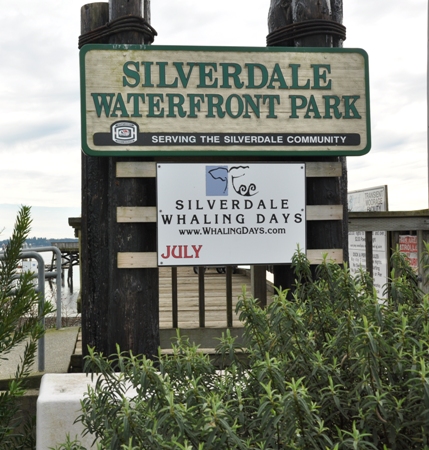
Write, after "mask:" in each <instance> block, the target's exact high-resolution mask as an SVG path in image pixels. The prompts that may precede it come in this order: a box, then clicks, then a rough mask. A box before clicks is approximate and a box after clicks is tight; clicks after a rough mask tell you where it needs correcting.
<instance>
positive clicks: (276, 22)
mask: <svg viewBox="0 0 429 450" xmlns="http://www.w3.org/2000/svg"><path fill="white" fill-rule="evenodd" d="M342 20H343V2H342V0H301V1H299V2H295V1H292V0H286V1H285V0H271V5H270V10H269V14H268V29H269V33H270V34H269V35H268V37H267V43H268V46H285V47H342V43H343V39H345V29H344V27H343V26H342ZM288 160H290V161H292V159H291V158H288ZM300 160H301V161H302V160H304V161H305V162H309V161H312V162H314V161H325V162H326V161H331V162H337V161H340V162H341V164H342V176H341V177H338V178H309V179H307V205H335V204H337V205H340V204H341V205H343V220H342V221H331V220H326V221H320V222H308V223H307V247H308V248H313V249H330V248H342V249H343V259H344V261H347V260H348V223H347V221H348V219H347V217H348V210H347V164H346V158H345V157H340V158H338V157H323V158H320V157H312V158H308V157H307V158H301V159H300ZM294 280H295V277H294V274H293V273H292V270H291V268H290V266H275V268H274V284H275V285H276V286H282V287H283V288H290V287H291V286H292V285H293V283H294Z"/></svg>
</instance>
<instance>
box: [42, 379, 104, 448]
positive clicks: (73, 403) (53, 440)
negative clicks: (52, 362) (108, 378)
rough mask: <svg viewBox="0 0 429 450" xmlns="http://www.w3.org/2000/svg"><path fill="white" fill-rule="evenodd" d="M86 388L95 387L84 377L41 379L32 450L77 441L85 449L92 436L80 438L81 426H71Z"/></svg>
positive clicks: (89, 446)
mask: <svg viewBox="0 0 429 450" xmlns="http://www.w3.org/2000/svg"><path fill="white" fill-rule="evenodd" d="M88 385H89V386H94V385H95V378H94V381H91V377H88V376H86V374H84V373H70V374H46V375H44V376H43V377H42V383H41V385H40V392H39V398H38V399H37V429H36V449H37V450H49V449H50V448H55V447H56V446H57V445H58V444H61V443H63V442H65V440H66V436H67V434H69V435H70V439H72V440H73V439H76V438H77V439H78V440H80V442H81V443H82V445H83V446H84V447H86V448H87V449H90V448H96V446H94V447H92V446H91V444H92V443H93V441H94V436H92V435H89V434H87V435H86V436H82V432H83V426H82V424H81V423H80V422H79V423H75V420H76V418H77V417H78V416H79V414H80V412H79V411H80V401H81V400H82V399H83V396H84V394H85V393H86V392H87V389H88Z"/></svg>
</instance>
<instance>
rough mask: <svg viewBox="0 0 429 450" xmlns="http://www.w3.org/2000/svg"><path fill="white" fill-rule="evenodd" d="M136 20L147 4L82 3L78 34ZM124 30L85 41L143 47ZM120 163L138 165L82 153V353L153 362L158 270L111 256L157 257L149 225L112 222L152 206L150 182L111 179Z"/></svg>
mask: <svg viewBox="0 0 429 450" xmlns="http://www.w3.org/2000/svg"><path fill="white" fill-rule="evenodd" d="M143 14H144V15H146V17H148V18H149V17H150V1H149V0H146V1H145V2H144V6H143V4H142V1H141V0H110V2H109V3H91V4H88V5H84V6H83V7H82V9H81V16H82V26H81V29H82V35H84V34H87V33H88V32H90V31H94V30H97V29H98V28H99V27H102V26H104V25H105V24H106V23H107V22H110V23H112V21H115V20H117V19H120V18H126V19H128V18H132V17H134V18H135V17H137V18H141V17H142V16H143ZM128 28H129V29H127V25H126V24H125V25H122V26H121V30H120V32H118V33H114V34H111V35H109V36H107V37H106V36H104V37H102V38H99V39H98V40H97V39H96V40H95V41H94V40H93V41H92V42H91V43H109V44H143V43H145V44H148V43H150V40H148V39H147V36H146V35H143V34H142V33H141V32H139V31H136V30H135V27H133V26H129V27H128ZM100 35H101V34H100ZM81 37H82V36H81ZM140 160H142V159H140ZM146 160H147V159H146ZM120 161H133V162H134V161H137V159H136V158H134V159H133V160H131V159H127V158H114V157H94V156H87V155H82V264H83V267H82V269H83V270H82V343H83V353H84V355H85V354H87V346H91V347H95V348H96V350H97V351H99V352H103V353H104V354H105V355H110V354H112V353H115V352H116V345H117V344H118V345H119V346H120V348H121V351H126V352H127V351H132V352H133V353H134V354H144V355H146V356H148V357H153V356H154V355H156V354H157V349H158V346H159V318H158V315H159V305H158V303H159V299H158V291H159V287H158V269H118V264H117V255H118V253H119V252H135V251H152V252H153V251H156V224H124V223H118V222H117V208H118V207H124V206H155V205H156V186H155V180H151V179H149V180H145V179H136V178H127V179H122V178H121V179H118V178H116V163H117V162H120Z"/></svg>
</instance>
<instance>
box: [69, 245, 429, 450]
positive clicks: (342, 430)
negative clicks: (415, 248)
mask: <svg viewBox="0 0 429 450" xmlns="http://www.w3.org/2000/svg"><path fill="white" fill-rule="evenodd" d="M392 267H393V269H392V273H391V279H390V281H389V283H388V286H386V289H387V291H388V294H389V295H388V298H387V300H386V301H380V300H379V299H377V295H376V292H375V291H374V289H373V284H372V280H371V279H370V278H369V277H368V276H367V274H365V273H361V275H360V276H358V277H356V278H353V277H352V276H351V275H350V273H349V270H348V269H347V267H346V268H343V267H340V266H338V265H335V264H331V263H329V262H326V261H325V262H324V263H323V264H321V265H320V266H319V267H318V268H317V276H316V279H314V280H313V279H312V274H311V271H310V265H309V262H308V260H307V258H306V257H305V255H303V254H301V253H297V254H296V255H295V257H294V268H295V273H296V287H295V291H294V293H293V299H292V300H291V301H289V300H288V299H287V291H282V290H278V291H277V293H276V295H275V296H274V298H273V301H272V303H271V304H270V305H269V306H268V307H267V308H266V309H265V310H264V309H261V308H260V307H259V306H258V302H257V301H256V300H255V299H253V298H250V297H249V296H248V295H247V294H246V292H243V295H242V297H241V299H240V301H239V304H238V306H237V309H238V312H239V314H240V318H241V320H243V321H244V323H245V329H244V333H245V338H246V343H247V345H246V355H247V358H243V353H242V352H241V351H239V350H240V349H238V348H237V347H236V344H235V342H234V339H233V338H232V337H231V336H230V335H229V334H226V335H225V336H224V337H223V339H222V341H221V342H220V344H219V347H218V356H217V358H218V360H217V365H218V367H219V365H220V366H221V367H222V370H217V368H216V366H215V364H214V363H213V362H212V361H211V360H210V359H209V357H208V356H206V355H204V354H201V353H200V352H198V349H197V348H196V347H195V346H193V345H191V344H190V343H189V342H188V340H187V339H186V338H184V337H181V336H178V339H177V343H176V344H175V345H174V347H173V355H170V356H165V355H161V354H160V355H159V357H158V359H157V360H155V361H151V360H149V359H146V358H144V357H137V356H133V355H131V356H126V355H125V354H121V353H120V352H119V350H118V354H117V355H116V356H114V357H113V360H112V359H110V361H109V360H108V359H106V358H104V357H103V356H102V355H98V354H96V353H95V352H94V351H91V352H90V354H89V356H88V357H87V359H86V368H87V370H88V371H92V372H94V373H98V374H102V377H100V378H99V380H98V382H97V385H96V387H95V389H89V391H88V393H87V394H86V396H85V398H84V400H83V401H82V412H81V416H80V417H79V420H80V421H82V422H83V424H84V426H85V429H86V431H87V432H90V433H93V434H94V436H95V437H96V438H97V439H98V443H99V446H100V448H103V449H104V448H105V449H128V450H134V449H150V450H153V449H182V450H184V449H187V450H190V449H290V450H293V449H302V450H309V449H323V450H325V449H336V450H343V449H385V450H387V449H391V450H405V449H407V450H408V449H419V450H422V449H429V353H428V351H429V348H428V347H429V298H428V296H425V295H423V293H422V292H421V291H420V290H419V289H418V284H417V279H416V276H415V274H414V272H413V271H412V270H411V269H410V267H409V266H408V264H407V262H406V260H405V258H404V257H403V255H401V254H400V253H399V252H396V253H395V254H394V255H393V257H392ZM130 387H132V388H133V389H135V393H133V394H132V395H129V397H130V398H128V399H127V396H126V392H127V390H128V389H130ZM62 448H67V446H63V447H62ZM68 448H71V447H70V446H69V447H68ZM76 448H78V447H76Z"/></svg>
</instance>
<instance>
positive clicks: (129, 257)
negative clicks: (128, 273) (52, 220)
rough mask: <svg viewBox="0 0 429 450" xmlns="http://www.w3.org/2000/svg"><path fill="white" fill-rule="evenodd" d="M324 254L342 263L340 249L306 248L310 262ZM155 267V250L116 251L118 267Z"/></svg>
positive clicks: (319, 261)
mask: <svg viewBox="0 0 429 450" xmlns="http://www.w3.org/2000/svg"><path fill="white" fill-rule="evenodd" d="M325 256H326V259H327V260H328V261H330V262H334V263H337V264H342V263H343V250H342V249H339V248H334V249H332V248H331V249H320V250H307V258H308V259H309V260H310V263H311V264H321V263H322V262H323V260H324V257H325ZM155 267H158V266H157V254H156V252H129V253H118V269H148V268H155Z"/></svg>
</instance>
